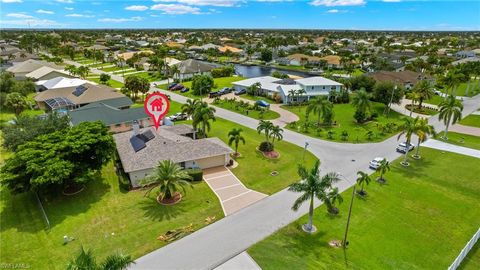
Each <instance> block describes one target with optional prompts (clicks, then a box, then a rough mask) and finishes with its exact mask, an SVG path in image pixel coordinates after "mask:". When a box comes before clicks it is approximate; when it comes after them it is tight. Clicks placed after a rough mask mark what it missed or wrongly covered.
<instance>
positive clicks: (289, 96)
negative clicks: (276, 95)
mask: <svg viewBox="0 0 480 270" xmlns="http://www.w3.org/2000/svg"><path fill="white" fill-rule="evenodd" d="M296 93H297V90H294V89H292V90H289V91H288V95H287V96H288V98H289V101H290V102H289V103H292V104H293V102H292V99H293V98H294V97H295V96H296Z"/></svg>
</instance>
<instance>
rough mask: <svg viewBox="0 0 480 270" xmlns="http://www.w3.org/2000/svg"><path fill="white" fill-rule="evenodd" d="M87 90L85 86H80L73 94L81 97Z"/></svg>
mask: <svg viewBox="0 0 480 270" xmlns="http://www.w3.org/2000/svg"><path fill="white" fill-rule="evenodd" d="M86 90H87V87H85V86H83V85H79V86H77V87H76V88H75V90H73V92H72V94H73V95H75V96H76V97H79V96H80V95H81V94H83V92H85V91H86Z"/></svg>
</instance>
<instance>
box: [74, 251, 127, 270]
mask: <svg viewBox="0 0 480 270" xmlns="http://www.w3.org/2000/svg"><path fill="white" fill-rule="evenodd" d="M133 263H135V262H134V261H133V259H132V257H130V256H129V255H124V254H120V253H118V254H113V255H109V256H108V257H107V258H105V260H104V261H103V262H101V263H100V264H98V263H97V262H96V259H95V256H94V255H93V253H92V251H91V250H85V249H84V248H83V247H80V253H79V254H78V255H77V257H76V258H74V259H72V260H70V262H69V263H68V264H67V270H125V269H127V267H129V266H130V265H131V264H133Z"/></svg>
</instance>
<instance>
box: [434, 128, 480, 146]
mask: <svg viewBox="0 0 480 270" xmlns="http://www.w3.org/2000/svg"><path fill="white" fill-rule="evenodd" d="M442 136H443V132H441V133H440V134H438V136H437V140H440V141H444V140H443V139H442ZM444 142H447V143H451V144H455V145H458V146H463V147H468V148H473V149H478V150H480V137H478V136H472V135H467V134H462V133H456V132H451V131H449V132H448V140H447V141H444Z"/></svg>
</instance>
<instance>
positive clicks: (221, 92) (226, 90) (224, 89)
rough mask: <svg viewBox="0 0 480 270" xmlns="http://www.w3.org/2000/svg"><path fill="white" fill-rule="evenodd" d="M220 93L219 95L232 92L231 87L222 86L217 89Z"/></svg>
mask: <svg viewBox="0 0 480 270" xmlns="http://www.w3.org/2000/svg"><path fill="white" fill-rule="evenodd" d="M218 92H219V93H220V95H226V94H228V93H230V92H232V89H230V88H228V87H224V88H222V89H221V90H220V91H218Z"/></svg>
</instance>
